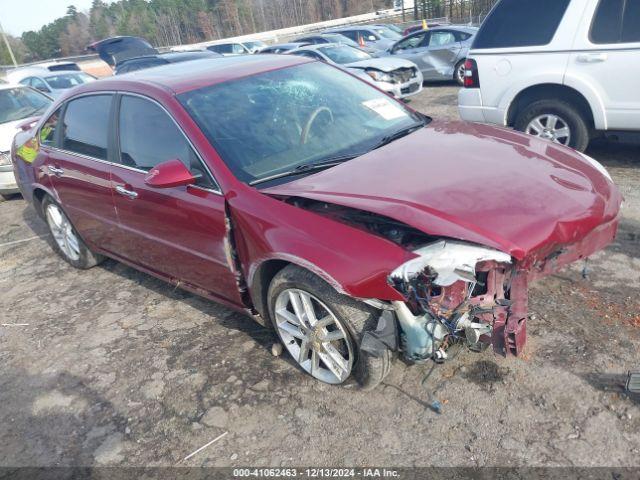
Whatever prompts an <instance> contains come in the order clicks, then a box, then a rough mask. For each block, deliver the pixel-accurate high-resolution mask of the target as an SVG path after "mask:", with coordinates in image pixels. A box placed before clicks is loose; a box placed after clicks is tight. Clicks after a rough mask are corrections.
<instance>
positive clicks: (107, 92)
mask: <svg viewBox="0 0 640 480" xmlns="http://www.w3.org/2000/svg"><path fill="white" fill-rule="evenodd" d="M117 94H119V95H121V96H125V95H130V96H133V97H140V98H143V99H145V100H149V101H151V102H153V103H155V104H156V105H158V106H159V107H160V108H161V109H162V110H163V111H164V112H165V113H166V114H167V115H168V116H169V118H170V119H171V121H172V122H173V123H174V125H175V126H176V127H177V128H178V130H179V131H180V133H181V134H182V136H183V137H184V138H185V140H186V141H187V142H188V143H189V146H190V147H191V149H192V150H193V151H194V152H195V154H196V156H197V157H198V160H199V161H200V163H202V166H203V167H204V169H205V170H206V172H207V173H208V174H209V177H210V178H211V180H212V181H213V183H214V185H215V186H216V187H217V189H214V188H207V187H203V186H200V185H190V187H193V188H197V189H198V190H204V191H207V192H211V193H215V194H217V195H220V196H224V195H223V193H222V189H221V188H220V184H219V183H218V181H217V180H216V178H215V177H214V176H213V173H211V169H210V168H209V166H208V165H207V164H206V163H205V161H204V160H203V159H202V156H201V155H200V152H198V149H196V148H195V146H194V145H193V142H191V140H190V139H189V137H187V135H186V134H185V133H184V130H183V129H182V127H180V125H178V122H176V120H175V119H174V118H173V115H171V113H169V111H168V110H167V109H166V108H165V107H164V106H163V105H162V104H161V103H160V102H158V101H157V100H155V99H153V98H151V97H148V96H146V95H141V94H139V93H133V92H122V91H116V90H96V91H93V92H83V93H79V94H77V95H74V96H72V97H70V98H68V99H66V100H65V101H64V102H62V103H61V104H60V106H59V107H58V108H62V107H64V108H65V110H66V107H67V105H68V104H69V102H71V101H73V100H76V99H78V98H82V97H88V96H95V95H117ZM56 111H57V110H54V112H52V114H51V115H53V113H55V112H56ZM65 113H66V112H65ZM51 115H49V116H48V117H47V119H49V118H50V117H51ZM45 122H46V120H45ZM43 126H44V122H43V124H42V125H41V126H40V128H38V132H37V133H38V135H40V130H41V129H42V127H43ZM37 138H39V137H37ZM119 141H120V139H119V138H118V142H119ZM41 147H42V148H47V149H50V150H52V151H54V152H60V153H65V154H67V155H71V156H75V157H78V158H83V159H85V160H92V161H94V162H98V163H103V164H106V165H112V166H115V167H119V168H124V169H125V170H130V171H133V172H137V173H144V174H146V173H149V172H148V171H147V170H142V169H140V168H135V167H130V166H128V165H123V164H122V163H115V162H110V161H109V160H102V159H100V158H95V157H92V156H90V155H84V154H82V153H77V152H72V151H70V150H65V149H63V148H60V147H54V146H51V145H42V144H41Z"/></svg>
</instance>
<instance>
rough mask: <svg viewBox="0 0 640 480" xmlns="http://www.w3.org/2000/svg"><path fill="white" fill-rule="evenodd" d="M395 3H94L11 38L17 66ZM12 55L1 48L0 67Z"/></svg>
mask: <svg viewBox="0 0 640 480" xmlns="http://www.w3.org/2000/svg"><path fill="white" fill-rule="evenodd" d="M494 2H495V0H416V12H415V14H416V17H419V18H423V17H425V18H434V17H443V16H449V17H450V18H453V19H468V18H470V16H474V17H477V16H478V15H481V14H483V13H486V12H487V11H488V9H489V8H490V6H491V4H492V3H494ZM392 3H393V2H392V0H118V1H115V2H112V3H105V2H103V1H102V0H93V3H92V5H91V8H90V9H89V11H88V12H81V11H78V10H77V9H76V8H75V7H74V6H69V7H68V9H67V13H66V15H64V16H63V17H60V18H57V19H55V20H54V21H52V22H51V23H49V24H47V25H45V26H43V27H42V28H41V29H40V30H38V31H29V32H25V33H23V34H22V36H21V37H11V36H9V42H10V43H11V45H12V49H13V51H14V54H15V55H16V58H17V60H18V62H20V63H25V62H33V61H38V60H44V59H49V58H57V57H67V56H73V55H82V54H84V53H86V47H87V45H88V44H90V43H91V42H92V41H96V40H100V39H103V38H107V37H111V36H114V35H135V36H140V37H143V38H145V39H147V40H148V41H150V42H151V43H152V44H153V45H155V46H170V45H180V44H185V43H195V42H201V41H205V40H215V39H219V38H225V37H229V36H236V35H243V34H250V33H254V32H261V31H266V30H274V29H278V28H286V27H292V26H296V25H302V24H306V23H314V22H320V21H323V20H331V19H335V18H341V17H345V16H351V15H357V14H361V13H367V12H372V11H375V10H381V9H387V8H391V7H392ZM10 63H11V57H10V56H9V52H8V50H7V48H6V47H5V45H4V43H1V44H0V64H4V65H8V64H10Z"/></svg>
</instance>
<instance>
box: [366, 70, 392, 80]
mask: <svg viewBox="0 0 640 480" xmlns="http://www.w3.org/2000/svg"><path fill="white" fill-rule="evenodd" d="M366 73H367V75H369V76H370V77H371V78H373V79H374V80H375V81H376V82H393V77H392V76H391V75H389V74H388V73H385V72H381V71H380V70H366Z"/></svg>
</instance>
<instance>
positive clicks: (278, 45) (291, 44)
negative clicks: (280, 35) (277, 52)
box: [265, 42, 308, 48]
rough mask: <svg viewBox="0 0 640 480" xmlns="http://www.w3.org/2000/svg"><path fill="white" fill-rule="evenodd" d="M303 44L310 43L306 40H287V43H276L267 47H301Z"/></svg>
mask: <svg viewBox="0 0 640 480" xmlns="http://www.w3.org/2000/svg"><path fill="white" fill-rule="evenodd" d="M301 45H308V44H307V43H305V42H287V43H275V44H273V45H269V46H267V47H265V48H282V47H299V46H301Z"/></svg>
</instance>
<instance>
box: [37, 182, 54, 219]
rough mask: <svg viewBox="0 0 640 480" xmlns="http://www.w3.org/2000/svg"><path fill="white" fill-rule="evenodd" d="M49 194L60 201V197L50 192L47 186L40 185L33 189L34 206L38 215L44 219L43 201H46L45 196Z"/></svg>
mask: <svg viewBox="0 0 640 480" xmlns="http://www.w3.org/2000/svg"><path fill="white" fill-rule="evenodd" d="M47 195H49V196H50V197H51V198H53V199H54V200H55V201H56V202H58V199H57V198H56V196H55V195H54V194H53V193H52V192H50V191H49V190H47V189H46V188H44V187H42V186H40V185H37V186H35V187H34V188H33V190H32V196H33V207H34V208H35V210H36V212H37V213H38V215H39V216H40V217H41V218H43V219H44V210H42V202H43V201H44V197H45V196H47ZM58 203H60V202H58Z"/></svg>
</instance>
